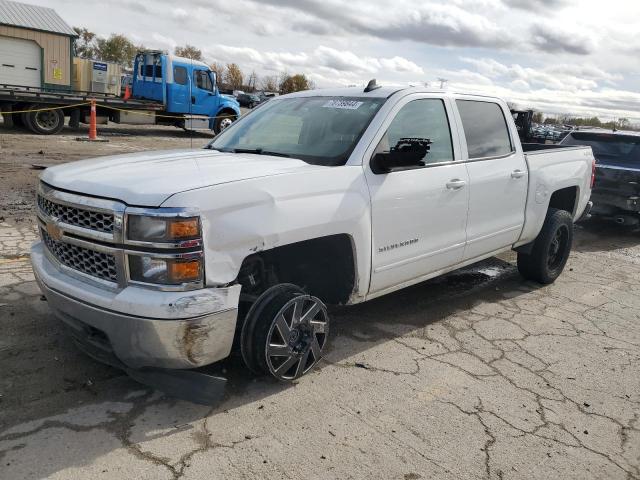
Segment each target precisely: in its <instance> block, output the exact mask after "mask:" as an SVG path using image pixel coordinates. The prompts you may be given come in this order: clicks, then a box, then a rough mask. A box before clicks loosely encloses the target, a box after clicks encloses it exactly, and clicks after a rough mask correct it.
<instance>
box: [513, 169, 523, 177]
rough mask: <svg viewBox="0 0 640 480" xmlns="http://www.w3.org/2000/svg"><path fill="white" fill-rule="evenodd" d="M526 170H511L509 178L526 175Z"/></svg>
mask: <svg viewBox="0 0 640 480" xmlns="http://www.w3.org/2000/svg"><path fill="white" fill-rule="evenodd" d="M526 174H527V173H526V172H523V171H522V170H514V171H513V172H511V178H522V177H524V176H525V175H526Z"/></svg>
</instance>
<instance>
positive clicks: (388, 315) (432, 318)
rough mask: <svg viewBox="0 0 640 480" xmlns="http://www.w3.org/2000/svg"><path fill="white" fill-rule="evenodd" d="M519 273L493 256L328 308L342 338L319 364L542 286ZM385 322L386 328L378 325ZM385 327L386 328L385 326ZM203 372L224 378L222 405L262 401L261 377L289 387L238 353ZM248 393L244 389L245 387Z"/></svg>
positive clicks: (334, 332)
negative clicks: (258, 373) (250, 366)
mask: <svg viewBox="0 0 640 480" xmlns="http://www.w3.org/2000/svg"><path fill="white" fill-rule="evenodd" d="M541 287H542V286H541V285H538V284H536V283H533V282H527V281H525V280H523V279H522V277H520V275H519V273H518V271H517V268H516V267H515V265H513V264H512V263H509V262H507V261H504V260H501V259H498V258H491V259H489V260H485V261H483V262H480V263H478V264H475V265H471V266H469V267H466V268H463V269H461V270H457V271H454V272H451V273H449V274H447V275H443V276H441V277H437V278H434V279H432V280H428V281H426V282H422V283H420V284H417V285H414V286H412V287H409V288H405V289H403V290H400V291H397V292H394V293H392V294H388V295H385V296H383V297H380V298H377V299H375V300H372V301H369V302H366V303H362V304H358V305H353V306H340V307H333V308H331V309H330V314H331V322H332V323H331V336H332V338H333V339H336V338H340V339H342V340H344V341H341V342H339V343H338V342H334V343H333V344H330V346H329V349H328V352H327V354H326V358H327V359H328V361H323V362H321V364H320V366H321V368H322V366H323V365H324V366H326V365H327V364H331V363H340V362H342V361H343V360H345V359H347V358H349V357H353V356H356V355H357V354H358V353H361V352H363V351H365V350H368V349H371V348H375V347H376V346H377V345H380V344H382V343H384V342H388V341H392V340H394V339H396V338H401V337H403V336H407V335H411V334H413V333H414V332H416V331H419V330H423V329H424V328H425V327H428V326H429V325H432V324H435V323H438V322H440V321H442V320H443V319H446V318H447V317H450V316H454V315H456V314H460V313H464V312H466V311H469V310H471V309H472V308H473V306H474V305H475V304H477V303H479V302H494V301H500V300H504V299H505V298H506V297H505V295H509V298H512V299H513V298H516V297H517V296H520V295H525V294H527V293H529V292H532V291H534V290H537V289H538V288H541ZM381 324H384V326H385V328H384V329H382V328H380V325H381ZM387 327H388V328H387ZM206 371H207V373H211V374H214V375H215V374H224V375H225V376H226V377H227V378H228V379H229V383H228V385H227V392H226V396H225V400H224V401H223V402H222V404H221V405H220V407H219V408H220V409H223V410H227V409H230V408H235V407H238V406H240V405H242V404H244V403H246V402H255V401H258V400H260V395H259V394H256V393H255V388H253V386H254V385H255V383H256V382H260V383H262V384H264V385H265V387H267V386H268V387H267V390H268V391H269V392H271V393H273V392H278V391H282V390H285V389H287V388H292V385H287V384H282V383H279V382H276V381H272V380H271V379H270V378H266V377H262V378H258V379H256V377H255V375H253V374H251V373H250V372H248V371H247V368H246V367H245V366H244V363H243V361H242V358H241V357H240V355H239V354H237V353H235V354H233V355H232V356H231V357H229V358H228V359H227V360H225V361H223V362H221V363H220V364H218V365H216V366H215V367H208V368H207V369H206ZM250 386H251V387H252V388H251V392H252V393H251V394H249V393H247V392H248V391H249V387H250Z"/></svg>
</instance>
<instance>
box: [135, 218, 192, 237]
mask: <svg viewBox="0 0 640 480" xmlns="http://www.w3.org/2000/svg"><path fill="white" fill-rule="evenodd" d="M200 235H201V234H200V219H199V218H198V217H184V218H183V217H156V216H144V215H129V216H128V221H127V239H129V240H134V241H137V242H153V243H169V242H174V241H182V240H193V239H197V238H200Z"/></svg>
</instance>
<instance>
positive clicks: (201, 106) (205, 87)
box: [191, 68, 218, 115]
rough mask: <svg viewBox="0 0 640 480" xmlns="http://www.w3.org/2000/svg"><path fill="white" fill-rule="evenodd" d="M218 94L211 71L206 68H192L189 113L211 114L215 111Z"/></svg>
mask: <svg viewBox="0 0 640 480" xmlns="http://www.w3.org/2000/svg"><path fill="white" fill-rule="evenodd" d="M217 106H218V96H217V95H216V91H215V85H214V83H213V80H212V76H211V73H210V72H209V71H208V70H203V69H196V68H194V69H193V88H192V91H191V113H192V114H193V115H213V114H214V112H216V111H217Z"/></svg>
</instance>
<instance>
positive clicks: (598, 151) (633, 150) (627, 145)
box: [562, 132, 640, 168]
mask: <svg viewBox="0 0 640 480" xmlns="http://www.w3.org/2000/svg"><path fill="white" fill-rule="evenodd" d="M562 145H587V146H590V147H591V149H592V150H593V155H594V156H595V157H596V160H597V162H598V163H604V164H609V165H617V166H622V167H623V166H633V167H634V168H639V167H640V136H637V137H636V136H633V135H615V134H611V133H593V132H572V133H570V134H569V135H567V137H566V138H565V139H564V140H563V141H562Z"/></svg>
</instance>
